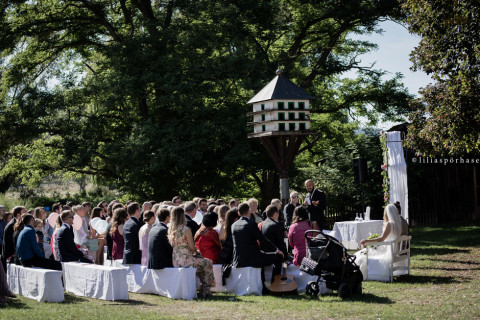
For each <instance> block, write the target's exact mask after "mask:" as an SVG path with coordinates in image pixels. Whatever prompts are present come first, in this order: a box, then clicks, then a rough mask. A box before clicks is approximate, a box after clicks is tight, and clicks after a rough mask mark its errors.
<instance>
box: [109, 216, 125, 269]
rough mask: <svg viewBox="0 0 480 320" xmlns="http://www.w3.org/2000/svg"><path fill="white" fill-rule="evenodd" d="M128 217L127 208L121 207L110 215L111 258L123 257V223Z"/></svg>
mask: <svg viewBox="0 0 480 320" xmlns="http://www.w3.org/2000/svg"><path fill="white" fill-rule="evenodd" d="M128 218H129V216H128V213H127V210H125V209H123V208H118V209H115V211H114V212H113V217H112V221H113V224H112V228H111V229H110V236H111V237H112V241H113V246H112V259H113V260H118V259H123V248H124V245H125V241H124V239H123V224H124V223H125V221H127V220H128Z"/></svg>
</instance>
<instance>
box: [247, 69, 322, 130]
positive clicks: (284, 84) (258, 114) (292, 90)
mask: <svg viewBox="0 0 480 320" xmlns="http://www.w3.org/2000/svg"><path fill="white" fill-rule="evenodd" d="M282 74H283V71H282V70H280V69H279V70H277V76H276V77H275V78H274V79H273V80H272V81H270V83H269V84H267V85H266V86H265V87H264V88H263V89H262V90H260V92H258V93H257V94H256V95H255V96H254V97H253V98H252V99H250V101H248V102H247V103H248V104H253V112H249V113H248V114H247V115H248V116H253V122H249V123H248V124H250V125H253V133H250V134H249V135H248V137H249V138H257V137H266V136H280V135H286V136H292V135H306V134H309V133H308V131H309V130H310V111H309V110H310V100H312V99H313V97H312V96H311V95H309V94H308V93H306V92H305V91H304V90H303V89H301V88H300V87H298V86H297V85H295V84H294V83H293V82H291V81H290V80H288V79H287V78H286V77H284V76H283V75H282Z"/></svg>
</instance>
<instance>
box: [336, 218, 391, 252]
mask: <svg viewBox="0 0 480 320" xmlns="http://www.w3.org/2000/svg"><path fill="white" fill-rule="evenodd" d="M382 229H383V220H368V221H366V220H364V221H343V222H335V224H334V225H333V230H332V232H331V233H330V235H331V236H333V237H335V238H336V239H337V240H338V241H341V242H342V244H343V245H344V246H345V248H347V249H348V250H356V249H359V248H360V247H361V245H360V241H361V240H362V239H367V238H368V237H369V236H371V235H372V234H374V233H378V235H379V236H380V235H382Z"/></svg>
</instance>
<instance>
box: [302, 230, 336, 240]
mask: <svg viewBox="0 0 480 320" xmlns="http://www.w3.org/2000/svg"><path fill="white" fill-rule="evenodd" d="M310 233H316V234H321V235H322V236H324V237H325V238H326V239H328V240H335V241H337V239H335V238H334V237H332V236H330V235H328V234H325V233H323V232H322V231H320V230H314V229H311V230H307V231H305V239H307V240H309V239H311V238H314V236H309V234H310Z"/></svg>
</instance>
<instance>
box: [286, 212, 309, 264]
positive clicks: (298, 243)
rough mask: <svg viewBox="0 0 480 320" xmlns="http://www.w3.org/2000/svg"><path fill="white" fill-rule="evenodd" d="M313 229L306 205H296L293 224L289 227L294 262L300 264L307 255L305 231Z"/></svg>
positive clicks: (289, 240) (289, 239)
mask: <svg viewBox="0 0 480 320" xmlns="http://www.w3.org/2000/svg"><path fill="white" fill-rule="evenodd" d="M311 229H312V223H311V222H310V221H309V220H308V211H307V208H305V207H304V206H299V207H296V208H295V210H294V211H293V218H292V224H291V225H290V228H289V229H288V242H289V243H290V246H292V247H293V254H294V257H293V264H294V265H296V266H299V265H300V264H302V260H303V258H304V257H305V256H306V255H307V245H306V243H305V231H307V230H311Z"/></svg>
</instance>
